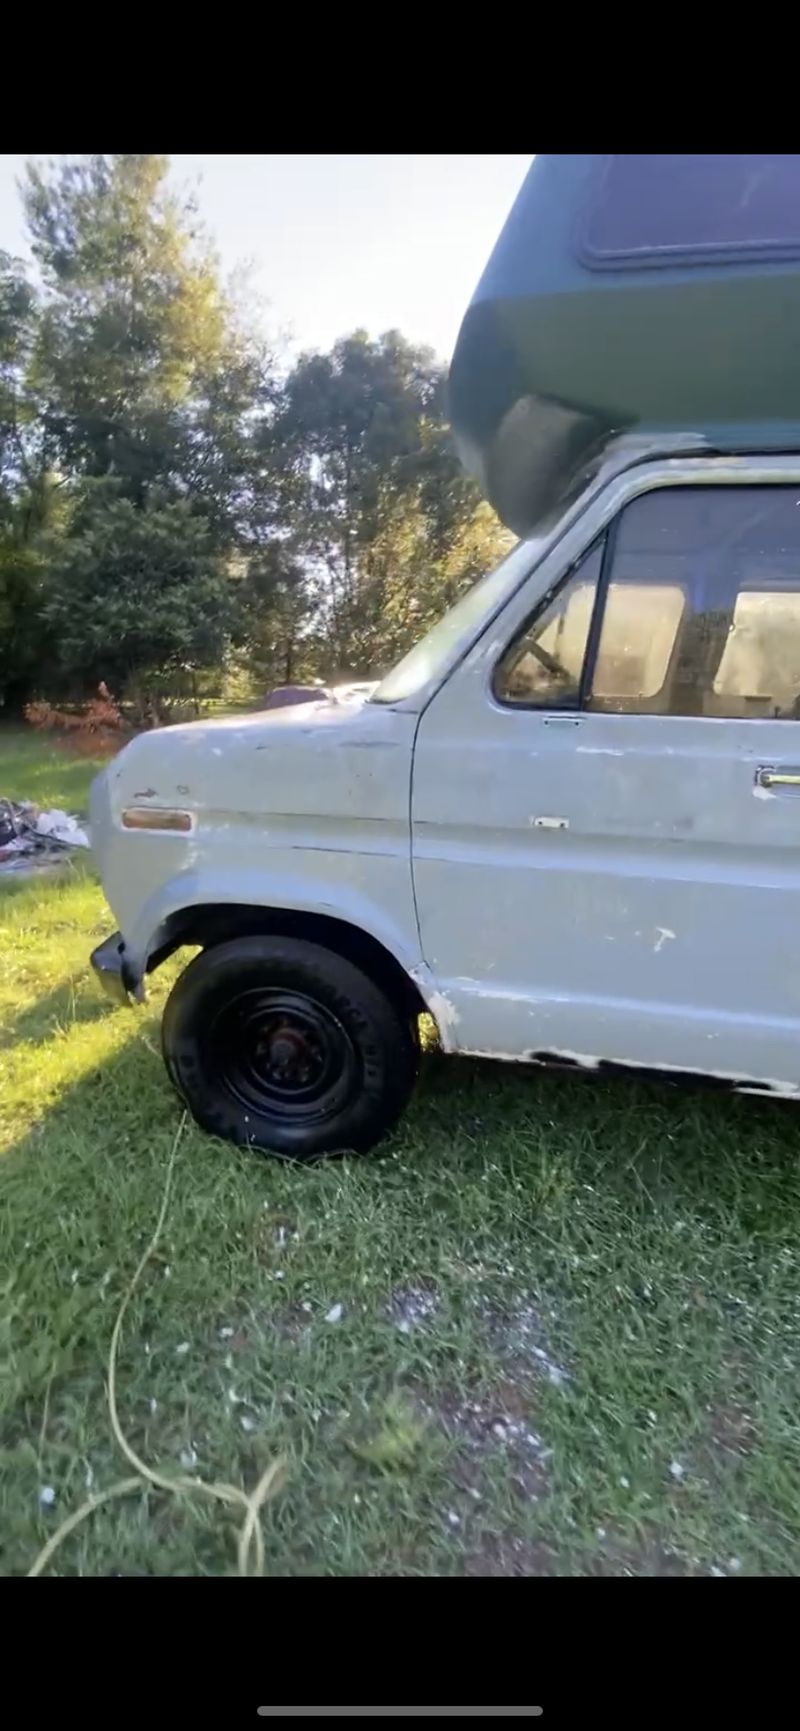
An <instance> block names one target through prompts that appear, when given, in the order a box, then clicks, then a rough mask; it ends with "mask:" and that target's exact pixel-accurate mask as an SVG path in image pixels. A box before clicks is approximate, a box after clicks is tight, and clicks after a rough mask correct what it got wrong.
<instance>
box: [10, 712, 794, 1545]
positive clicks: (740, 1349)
mask: <svg viewBox="0 0 800 1731" xmlns="http://www.w3.org/2000/svg"><path fill="white" fill-rule="evenodd" d="M90 773H91V769H90V766H89V767H87V765H86V764H85V763H79V764H72V763H70V762H69V761H68V760H65V759H64V758H63V757H60V756H58V755H57V754H55V755H54V754H53V753H52V751H51V749H50V747H49V746H48V747H45V748H43V746H42V743H41V741H39V740H37V739H35V738H33V737H29V736H23V735H21V734H19V733H16V734H12V733H11V732H10V731H6V732H0V792H2V793H7V794H11V795H16V796H21V795H28V796H31V797H34V798H36V799H40V800H42V799H44V800H52V801H53V802H56V803H58V804H61V805H64V806H66V807H68V808H71V809H78V808H80V807H85V799H86V784H87V781H88V777H89V774H90ZM0 923H1V924H2V928H3V930H2V966H0V1142H1V1143H2V1147H3V1150H4V1160H3V1163H2V1185H3V1194H2V1206H0V1235H1V1242H0V1292H1V1293H2V1297H1V1298H0V1332H1V1333H2V1361H3V1369H2V1380H1V1381H0V1399H1V1401H2V1417H1V1418H0V1473H1V1480H0V1534H1V1535H2V1553H1V1555H0V1568H2V1569H3V1571H4V1572H5V1573H11V1574H18V1573H24V1572H25V1571H26V1570H27V1569H28V1568H29V1567H30V1565H31V1564H32V1562H33V1560H34V1558H35V1556H36V1554H37V1552H38V1550H39V1548H40V1546H41V1545H42V1544H43V1542H44V1541H45V1539H46V1538H47V1536H48V1535H49V1534H50V1533H52V1532H53V1531H54V1530H55V1528H56V1527H57V1526H58V1524H59V1522H60V1521H61V1520H62V1519H63V1518H64V1517H65V1516H66V1515H68V1514H69V1513H70V1512H71V1511H72V1510H73V1509H75V1508H77V1506H78V1505H79V1504H80V1503H81V1502H82V1501H83V1500H84V1498H85V1497H86V1495H87V1488H91V1489H93V1490H95V1491H96V1490H102V1489H103V1488H104V1487H105V1486H107V1485H108V1484H110V1483H111V1482H112V1481H113V1480H115V1479H119V1478H122V1477H124V1476H126V1475H127V1474H128V1473H129V1471H130V1469H129V1468H128V1466H127V1465H126V1463H125V1461H124V1460H123V1459H122V1458H121V1456H120V1453H119V1451H118V1449H117V1447H116V1445H115V1443H114V1440H113V1437H112V1433H111V1428H110V1424H109V1417H108V1407H107V1401H106V1390H105V1379H106V1370H107V1360H108V1350H109V1340H110V1335H111V1330H112V1327H113V1324H114V1320H115V1317H116V1314H117V1309H118V1306H119V1302H120V1299H121V1297H122V1294H123V1292H124V1290H125V1287H126V1285H127V1283H128V1281H129V1279H130V1276H131V1274H132V1271H133V1268H134V1266H135V1264H136V1261H137V1259H138V1257H139V1256H140V1254H141V1252H142V1249H143V1248H144V1246H145V1244H146V1243H147V1241H148V1239H149V1237H150V1235H151V1233H152V1231H153V1228H154V1225H155V1220H156V1216H157V1214H158V1210H159V1206H160V1202H161V1197H162V1191H163V1185H164V1176H165V1170H166V1163H167V1160H168V1157H169V1153H170V1149H171V1147H172V1145H173V1140H174V1137H175V1132H176V1128H177V1125H178V1123H179V1119H180V1111H179V1107H178V1104H177V1102H176V1100H175V1098H174V1096H173V1094H172V1092H171V1090H170V1087H169V1085H168V1083H167V1080H166V1076H165V1074H164V1072H163V1069H162V1065H161V1061H160V1057H159V1052H158V1021H159V1013H160V1009H161V1005H162V1002H163V998H164V994H165V991H166V989H167V984H168V982H167V981H166V979H165V978H163V977H162V975H158V976H157V977H156V981H155V985H154V990H153V995H152V999H151V1002H150V1003H149V1004H148V1006H147V1007H146V1008H144V1009H142V1010H136V1011H131V1010H126V1009H115V1008H113V1007H111V1006H109V1005H108V1004H107V1003H106V1002H105V1000H104V999H103V997H102V996H101V994H100V992H99V989H98V988H97V987H96V986H95V985H94V983H93V981H91V980H90V978H89V976H88V972H87V956H88V952H89V950H90V948H91V947H92V946H93V945H94V944H95V943H97V942H98V940H99V937H100V936H101V935H103V934H104V933H105V932H106V931H107V930H108V929H109V916H108V914H107V911H106V909H105V907H104V904H103V899H102V895H101V893H100V890H99V889H98V887H97V885H96V883H95V881H94V878H93V876H92V872H91V866H90V864H87V862H86V861H85V860H83V859H82V858H78V859H77V861H76V863H75V864H74V865H73V866H72V867H71V868H70V869H69V871H68V872H67V873H65V874H64V875H63V876H62V877H61V878H60V879H59V880H58V881H55V880H53V879H49V880H47V879H40V880H38V881H36V882H34V883H32V884H17V885H9V886H6V887H4V888H2V889H0ZM176 966H177V963H175V964H173V972H174V969H175V967H176ZM165 973H166V970H165ZM798 1149H800V1116H798V1112H797V1109H796V1108H792V1107H790V1106H786V1105H783V1106H781V1105H777V1104H772V1105H769V1104H767V1103H765V1102H760V1101H757V1100H746V1099H742V1100H738V1101H736V1100H728V1099H725V1098H722V1097H720V1096H718V1095H714V1094H704V1093H702V1092H700V1091H697V1092H691V1093H680V1092H677V1091H674V1092H673V1091H671V1090H667V1089H659V1088H654V1087H651V1086H647V1085H644V1084H639V1085H637V1084H633V1083H614V1084H612V1083H605V1084H603V1083H596V1082H592V1081H591V1080H590V1079H588V1078H587V1079H581V1078H576V1077H572V1076H570V1077H566V1078H560V1077H556V1076H546V1075H542V1074H538V1073H535V1072H530V1073H526V1072H524V1071H522V1070H519V1069H513V1070H512V1069H508V1070H505V1069H503V1068H502V1067H501V1066H493V1065H490V1064H468V1063H461V1064H459V1063H458V1062H455V1061H453V1060H448V1059H444V1058H442V1057H441V1056H440V1055H439V1054H437V1053H436V1052H435V1051H432V1052H430V1053H429V1055H428V1056H427V1058H426V1060H425V1062H424V1065H423V1074H422V1079H421V1083H420V1087H419V1091H418V1094H417V1097H416V1099H415V1101H414V1103H413V1106H412V1109H411V1111H410V1112H409V1114H408V1116H407V1117H406V1119H405V1120H404V1122H403V1123H402V1125H401V1126H400V1128H399V1129H398V1131H397V1132H396V1133H395V1135H394V1136H393V1138H392V1140H391V1141H390V1142H389V1143H388V1144H387V1146H386V1148H385V1151H383V1152H382V1154H381V1156H380V1157H371V1158H367V1159H362V1160H356V1159H345V1160H340V1161H333V1162H329V1163H328V1164H327V1165H321V1166H317V1167H315V1168H313V1169H309V1170H303V1169H302V1168H300V1169H293V1168H289V1167H286V1166H281V1165H279V1164H277V1163H271V1162H265V1161H262V1160H259V1159H258V1158H257V1157H255V1156H252V1155H246V1154H244V1153H237V1152H236V1151H235V1150H232V1149H230V1148H229V1147H227V1146H225V1145H222V1144H220V1143H217V1142H215V1141H213V1140H211V1139H210V1138H208V1137H206V1136H203V1135H202V1134H201V1133H200V1132H199V1131H197V1130H195V1129H194V1127H193V1126H189V1127H188V1128H187V1130H186V1132H185V1135H184V1137H183V1140H182V1141H181V1144H180V1146H179V1150H178V1154H177V1158H176V1165H175V1177H174V1186H173V1192H172V1199H171V1203H170V1207H169V1213H168V1216H167V1220H166V1226H165V1231H164V1236H163V1238H162V1241H161V1243H160V1246H159V1249H158V1253H157V1255H156V1257H155V1259H154V1260H153V1262H152V1263H151V1264H149V1266H148V1268H147V1270H146V1272H145V1276H144V1279H143V1281H142V1285H141V1288H140V1289H139V1290H138V1292H137V1294H136V1296H135V1297H134V1300H133V1303H132V1306H131V1309H130V1311H129V1313H128V1317H127V1320H126V1323H125V1328H124V1333H123V1338H122V1345H121V1350H120V1357H119V1367H118V1378H117V1386H118V1402H119V1410H120V1417H121V1420H122V1424H123V1426H124V1428H125V1430H126V1432H127V1434H128V1435H129V1437H130V1439H131V1441H132V1443H133V1444H134V1446H135V1447H136V1448H137V1449H138V1451H139V1453H140V1454H141V1455H142V1456H143V1458H144V1459H145V1460H146V1461H147V1462H148V1463H151V1464H154V1465H157V1466H158V1467H159V1469H160V1470H162V1471H164V1472H166V1473H167V1474H168V1475H169V1474H172V1473H176V1474H178V1473H181V1472H183V1473H186V1472H187V1471H188V1472H196V1473H199V1474H202V1476H203V1477H204V1478H206V1479H209V1478H211V1479H222V1480H226V1481H228V1482H232V1483H234V1484H241V1485H245V1486H248V1487H249V1486H251V1485H252V1484H253V1483H254V1482H255V1480H256V1479H257V1478H258V1476H259V1473H260V1472H261V1471H262V1470H263V1468H264V1467H265V1466H266V1465H267V1464H268V1462H269V1460H270V1459H271V1458H272V1457H273V1456H274V1455H275V1454H276V1453H282V1454H284V1455H285V1456H286V1457H287V1459H288V1463H289V1475H288V1481H287V1483H286V1486H285V1488H284V1490H283V1491H282V1492H281V1494H280V1495H279V1496H278V1497H277V1498H276V1499H275V1500H274V1501H272V1502H271V1503H269V1504H268V1505H267V1507H266V1510H265V1515H264V1533H265V1539H266V1547H267V1569H268V1572H274V1573H278V1574H342V1573H353V1572H357V1573H375V1574H383V1573H395V1572H401V1573H407V1574H432V1573H445V1574H450V1573H454V1574H463V1573H469V1574H485V1573H493V1574H523V1573H532V1574H538V1573H543V1574H571V1573H578V1574H583V1573H603V1574H633V1575H647V1574H651V1573H659V1574H662V1573H675V1574H708V1573H709V1572H712V1573H718V1572H723V1573H725V1574H739V1573H740V1574H794V1573H797V1572H798V1569H799V1568H800V1417H799V1416H798V1415H799V1414H800V1351H799V1350H798V1344H799V1343H798V1326H799V1324H800V1279H799V1278H798V1276H799V1273H800V1168H799V1167H798ZM339 1307H341V1309H339ZM337 1319H338V1320H337ZM43 1491H44V1492H45V1493H46V1496H47V1498H48V1499H49V1493H50V1492H51V1491H52V1492H53V1493H54V1494H53V1497H52V1499H49V1500H47V1501H46V1502H45V1504H44V1505H43V1503H42V1492H43ZM238 1520H239V1517H238V1516H236V1518H234V1517H233V1516H232V1515H231V1514H230V1512H227V1511H225V1510H224V1509H222V1510H221V1509H220V1507H219V1506H217V1505H213V1504H209V1503H208V1502H206V1501H204V1500H202V1499H201V1498H197V1499H195V1498H191V1499H190V1498H183V1497H177V1496H173V1495H167V1494H164V1493H162V1492H160V1491H157V1490H150V1491H146V1490H144V1489H143V1490H142V1492H141V1493H136V1494H134V1495H131V1496H129V1497H128V1498H126V1499H125V1500H121V1501H119V1502H117V1503H111V1504H109V1505H108V1506H107V1507H106V1508H103V1509H101V1510H100V1511H99V1512H98V1513H96V1514H94V1515H93V1516H92V1517H91V1519H90V1520H89V1521H87V1522H86V1524H84V1525H83V1526H82V1527H81V1528H80V1529H79V1530H78V1531H76V1532H75V1533H74V1534H73V1535H71V1536H70V1537H69V1538H68V1539H67V1540H66V1541H65V1543H64V1545H63V1546H62V1548H61V1549H60V1550H59V1552H58V1553H57V1555H56V1557H55V1558H54V1560H53V1563H52V1565H51V1569H52V1572H55V1573H59V1574H64V1575H73V1574H90V1575H103V1574H109V1573H116V1572H120V1573H123V1574H159V1575H173V1574H178V1575H180V1574H191V1575H195V1574H225V1573H232V1572H234V1570H235V1530H236V1526H237V1525H238Z"/></svg>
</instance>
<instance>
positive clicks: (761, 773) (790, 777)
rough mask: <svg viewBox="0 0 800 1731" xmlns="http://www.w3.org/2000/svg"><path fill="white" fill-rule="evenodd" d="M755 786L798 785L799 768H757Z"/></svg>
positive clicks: (799, 779)
mask: <svg viewBox="0 0 800 1731" xmlns="http://www.w3.org/2000/svg"><path fill="white" fill-rule="evenodd" d="M756 787H800V769H768V768H764V769H757V770H756Z"/></svg>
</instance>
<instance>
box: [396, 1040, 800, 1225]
mask: <svg viewBox="0 0 800 1731" xmlns="http://www.w3.org/2000/svg"><path fill="white" fill-rule="evenodd" d="M412 1116H413V1119H414V1121H415V1122H416V1124H417V1125H418V1126H419V1130H418V1134H419V1135H420V1136H423V1135H424V1137H425V1140H426V1141H429V1140H433V1139H435V1142H436V1145H437V1146H438V1149H439V1151H440V1155H441V1157H442V1158H452V1156H453V1153H454V1151H455V1150H456V1149H457V1148H458V1147H459V1146H461V1145H463V1142H464V1141H465V1140H467V1141H468V1142H469V1143H470V1145H471V1146H472V1147H473V1148H480V1147H483V1149H484V1151H489V1152H491V1151H492V1149H493V1147H494V1148H496V1150H497V1154H496V1158H497V1159H502V1158H503V1154H504V1151H507V1152H508V1153H509V1154H510V1155H512V1156H513V1157H514V1158H515V1159H516V1160H518V1161H519V1159H520V1157H522V1158H523V1159H527V1160H528V1161H529V1162H530V1163H531V1165H532V1166H533V1165H534V1164H535V1163H536V1161H537V1160H539V1159H541V1158H546V1159H550V1158H554V1157H555V1158H556V1159H558V1160H559V1161H560V1162H561V1164H562V1166H563V1167H564V1168H568V1169H569V1171H570V1176H571V1180H572V1182H573V1183H574V1184H575V1185H576V1186H578V1185H581V1184H583V1185H598V1186H599V1185H605V1186H607V1187H609V1188H611V1189H613V1190H615V1191H617V1192H621V1193H623V1194H624V1193H626V1192H627V1193H629V1194H630V1195H631V1197H638V1198H640V1199H644V1201H645V1202H646V1203H648V1202H649V1204H651V1205H652V1206H653V1207H656V1206H657V1205H658V1204H659V1202H660V1201H662V1200H664V1199H665V1198H666V1197H667V1196H668V1197H669V1198H670V1200H671V1201H672V1202H675V1203H678V1204H680V1203H681V1202H682V1203H683V1204H685V1206H686V1208H687V1209H691V1208H693V1207H696V1208H698V1209H699V1210H700V1211H703V1210H706V1209H708V1210H710V1211H711V1212H712V1213H713V1214H714V1215H715V1216H717V1215H718V1214H719V1212H720V1210H721V1209H723V1210H724V1209H725V1208H726V1207H730V1208H732V1209H733V1210H734V1213H735V1214H737V1215H738V1217H739V1219H740V1221H741V1224H742V1225H743V1226H745V1227H746V1229H750V1228H752V1229H753V1230H762V1229H764V1228H765V1227H766V1226H767V1225H768V1223H769V1221H770V1219H771V1218H772V1210H773V1208H774V1209H777V1210H779V1211H780V1210H782V1209H784V1208H785V1209H788V1210H789V1214H790V1216H791V1217H792V1218H793V1219H794V1220H795V1224H796V1226H797V1228H800V1167H799V1166H798V1160H797V1155H798V1147H799V1146H800V1107H798V1105H796V1104H794V1103H792V1102H789V1101H780V1100H769V1101H767V1100H760V1099H757V1098H756V1097H755V1096H750V1095H736V1094H733V1093H724V1094H723V1093H720V1092H719V1091H717V1090H716V1089H715V1088H713V1087H709V1086H707V1085H704V1083H703V1082H702V1080H701V1079H699V1078H698V1080H697V1081H696V1082H694V1081H691V1080H687V1081H681V1082H680V1083H677V1082H675V1083H673V1082H666V1081H665V1082H659V1081H655V1080H653V1081H650V1080H648V1081H644V1080H641V1079H639V1078H636V1079H634V1078H631V1077H626V1076H623V1075H620V1076H618V1077H614V1078H608V1079H605V1078H604V1079H602V1080H601V1079H599V1078H597V1077H594V1076H592V1075H591V1074H590V1073H588V1072H587V1073H582V1072H580V1071H570V1073H569V1074H564V1073H560V1072H558V1071H556V1070H551V1071H548V1070H544V1069H538V1068H536V1067H534V1066H528V1065H524V1064H520V1065H513V1066H512V1065H509V1064H502V1063H495V1062H493V1061H491V1060H487V1059H461V1060H459V1061H457V1062H453V1061H452V1060H451V1059H449V1058H446V1057H444V1056H443V1054H441V1053H439V1052H437V1051H433V1052H431V1053H429V1054H428V1055H427V1057H426V1058H425V1060H424V1062H423V1068H422V1074H421V1078H420V1086H419V1089H418V1094H417V1099H416V1102H415V1105H414V1107H413V1108H412ZM784 1218H785V1217H784Z"/></svg>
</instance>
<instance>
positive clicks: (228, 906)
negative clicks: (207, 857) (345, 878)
mask: <svg viewBox="0 0 800 1731" xmlns="http://www.w3.org/2000/svg"><path fill="white" fill-rule="evenodd" d="M249 936H259V937H263V936H275V937H294V938H307V939H308V941H309V942H310V943H317V944H321V945H323V946H324V947H325V948H326V949H329V950H332V951H334V953H335V954H336V955H340V956H343V957H344V958H345V959H346V960H347V961H350V962H353V963H354V965H355V966H356V967H359V968H361V969H362V971H363V972H364V973H365V974H368V975H369V977H370V979H372V980H374V982H375V984H376V985H378V986H382V987H383V989H384V991H386V992H387V993H388V994H390V995H391V996H392V998H394V1000H395V1002H398V1003H401V1004H403V1005H404V1006H405V1008H406V1010H407V1012H408V1014H409V1015H411V1016H421V1015H428V1014H430V1011H429V1009H428V1005H427V1004H426V1002H425V999H424V997H423V995H422V993H421V991H420V989H419V987H418V985H417V984H416V982H415V981H414V980H413V979H412V978H411V976H410V975H409V974H408V973H407V972H406V970H405V968H404V967H403V965H402V963H401V962H399V961H398V960H397V957H396V956H394V955H392V952H391V950H387V949H386V947H385V945H384V944H382V943H381V942H380V941H379V939H378V938H374V937H373V936H372V934H371V933H370V932H365V931H364V930H363V927H360V926H356V925H353V924H352V923H351V922H350V921H349V920H343V919H339V918H337V917H336V916H334V915H331V914H318V913H314V912H313V911H311V910H307V909H305V908H271V907H261V906H256V905H255V904H253V903H250V902H203V903H199V904H198V905H197V906H195V907H187V908H180V909H179V910H178V911H177V912H175V913H172V914H170V915H169V916H168V917H167V919H166V920H165V921H164V924H163V925H162V926H161V927H160V928H159V931H158V934H157V937H156V941H155V944H154V947H153V949H152V951H151V953H150V955H149V957H148V961H147V972H148V973H152V971H153V969H154V968H157V967H160V965H161V963H162V962H164V961H166V959H167V957H168V956H171V955H172V954H173V953H174V951H175V950H179V949H182V948H183V947H184V946H186V945H195V944H197V945H199V946H200V948H201V949H204V950H208V949H211V948H212V947H213V946H214V945H216V944H224V943H227V942H228V941H229V940H230V939H231V938H242V937H249Z"/></svg>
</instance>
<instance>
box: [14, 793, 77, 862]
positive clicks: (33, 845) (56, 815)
mask: <svg viewBox="0 0 800 1731" xmlns="http://www.w3.org/2000/svg"><path fill="white" fill-rule="evenodd" d="M88 846H89V837H88V835H87V834H86V831H85V829H82V828H81V826H80V824H79V823H78V820H77V818H76V817H71V816H70V814H69V813H68V812H66V811H60V810H58V809H55V808H54V809H53V810H52V811H42V810H41V809H40V807H39V806H37V805H34V804H33V803H32V802H30V801H23V802H22V803H19V804H18V803H17V802H15V801H14V800H10V799H2V798H0V872H11V871H15V870H19V869H21V868H22V867H23V866H25V867H29V866H31V865H44V864H48V865H49V864H53V863H54V862H55V861H56V860H57V859H59V858H63V857H64V855H65V851H66V850H67V849H69V848H73V847H88Z"/></svg>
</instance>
